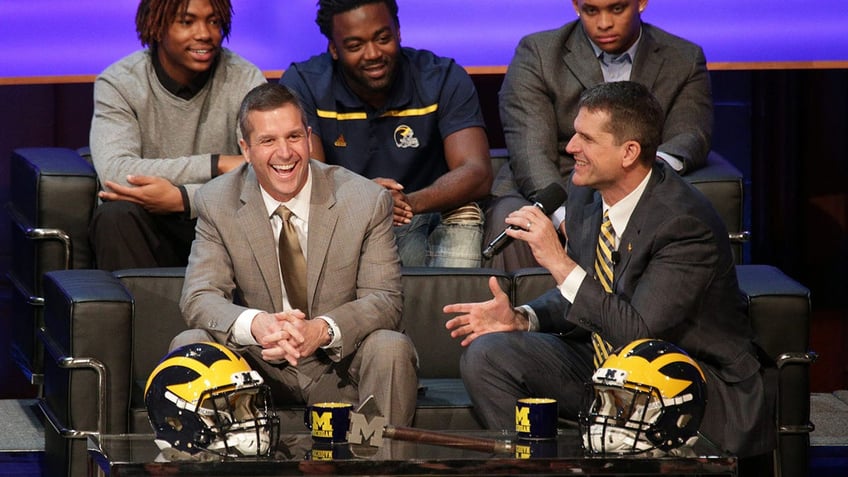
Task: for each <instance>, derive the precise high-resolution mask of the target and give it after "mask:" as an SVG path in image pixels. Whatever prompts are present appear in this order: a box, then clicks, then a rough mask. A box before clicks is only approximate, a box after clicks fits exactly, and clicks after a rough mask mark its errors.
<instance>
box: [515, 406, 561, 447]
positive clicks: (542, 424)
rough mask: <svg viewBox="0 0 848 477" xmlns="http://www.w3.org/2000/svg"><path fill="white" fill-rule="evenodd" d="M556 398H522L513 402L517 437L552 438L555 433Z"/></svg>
mask: <svg viewBox="0 0 848 477" xmlns="http://www.w3.org/2000/svg"><path fill="white" fill-rule="evenodd" d="M557 418H558V408H557V402H556V399H550V398H522V399H519V400H518V401H516V402H515V432H516V433H518V438H519V439H553V438H555V437H556V434H557Z"/></svg>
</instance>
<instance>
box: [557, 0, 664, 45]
mask: <svg viewBox="0 0 848 477" xmlns="http://www.w3.org/2000/svg"><path fill="white" fill-rule="evenodd" d="M572 3H573V4H574V10H575V11H576V12H577V14H578V15H579V16H580V22H581V23H582V24H583V28H584V29H585V30H586V34H587V35H589V38H591V39H592V42H594V43H595V44H596V45H598V47H599V48H600V49H601V50H603V51H605V52H607V53H610V54H613V55H617V54H620V53H624V52H625V51H627V49H628V48H630V47H631V46H633V43H635V42H636V40H637V39H638V38H639V29H640V28H641V24H642V20H641V17H640V12H641V11H642V10H644V9H645V6H646V5H647V4H648V0H572Z"/></svg>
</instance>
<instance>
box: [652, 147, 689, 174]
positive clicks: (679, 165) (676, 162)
mask: <svg viewBox="0 0 848 477" xmlns="http://www.w3.org/2000/svg"><path fill="white" fill-rule="evenodd" d="M657 157H659V158H661V159H662V160H664V161H665V162H666V164H668V165H669V166H671V168H672V169H674V170H675V171H677V172H680V171H682V170H683V161H681V160H680V159H678V158H677V157H675V156H672V155H671V154H669V153H667V152H660V151H657Z"/></svg>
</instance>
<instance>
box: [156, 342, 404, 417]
mask: <svg viewBox="0 0 848 477" xmlns="http://www.w3.org/2000/svg"><path fill="white" fill-rule="evenodd" d="M198 341H212V342H214V341H215V340H214V339H213V338H212V336H211V335H210V334H209V333H208V332H206V331H205V330H200V329H192V330H187V331H184V332H182V333H180V334H179V335H177V336H176V337H175V338H174V339H173V340H172V341H171V346H170V350H171V351H173V350H174V349H176V348H178V347H180V346H184V345H187V344H191V343H196V342H198ZM222 344H224V343H222ZM224 345H225V346H227V345H226V344H224ZM230 347H231V346H230ZM231 348H232V347H231ZM236 351H239V352H240V354H241V355H242V356H244V358H245V360H247V362H248V363H250V365H251V367H252V368H253V369H255V370H256V371H258V372H259V373H260V374H261V375H262V376H263V377H264V378H265V380H266V384H268V385H269V386H270V387H271V390H272V393H273V397H274V401H275V402H276V403H278V404H314V403H317V402H325V401H342V402H349V403H353V404H354V407H356V406H357V405H358V404H359V403H360V402H362V401H364V400H365V398H367V397H368V396H369V395H372V394H373V395H374V399H375V401H376V402H377V405H378V406H379V407H380V411H381V412H382V414H383V416H385V417H386V419H387V420H388V422H389V424H393V425H396V426H411V425H412V418H413V417H414V415H415V406H416V401H417V398H418V376H417V369H418V355H417V354H416V352H415V347H414V346H413V344H412V340H410V339H409V337H408V336H406V335H404V334H403V333H400V332H397V331H390V330H376V331H374V332H372V333H371V334H369V335H368V336H367V337H366V338H365V339H364V340H363V341H362V344H361V346H360V347H359V349H357V350H356V352H354V353H352V354H350V355H348V356H347V357H346V358H344V359H342V360H341V361H338V362H333V361H330V359H329V358H327V357H326V355H325V354H324V353H323V351H320V350H319V351H318V352H317V353H316V355H314V356H313V357H310V358H307V359H304V360H302V361H300V362H299V364H298V366H289V365H288V364H287V363H281V364H273V363H269V362H267V361H265V360H263V359H262V356H261V348H260V347H259V346H248V347H246V348H241V349H237V350H236ZM313 366H319V367H321V368H323V371H322V372H321V373H320V374H319V376H318V378H317V379H312V378H311V377H310V376H312V375H313V373H309V375H307V373H304V372H302V371H301V369H299V368H302V367H313Z"/></svg>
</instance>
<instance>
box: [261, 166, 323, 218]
mask: <svg viewBox="0 0 848 477" xmlns="http://www.w3.org/2000/svg"><path fill="white" fill-rule="evenodd" d="M259 191H260V192H261V193H262V201H263V202H264V203H265V210H266V211H267V212H268V217H273V216H274V214H275V213H276V212H277V208H278V207H279V206H281V205H285V206H286V207H287V208H288V209H289V210H290V211H292V213H293V214H294V215H295V216H296V217H297V218H298V219H300V220H302V221H303V222H304V223H309V198H310V197H312V170H311V167H310V170H309V174H308V175H307V176H306V184H304V185H303V189H301V190H300V192H298V193H297V195H296V196H294V197H292V198H291V199H290V200H288V201H287V202H280V201H278V200H277V199H275V198H273V197H271V195H270V194H268V192H266V191H265V189H263V188H262V186H259Z"/></svg>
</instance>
